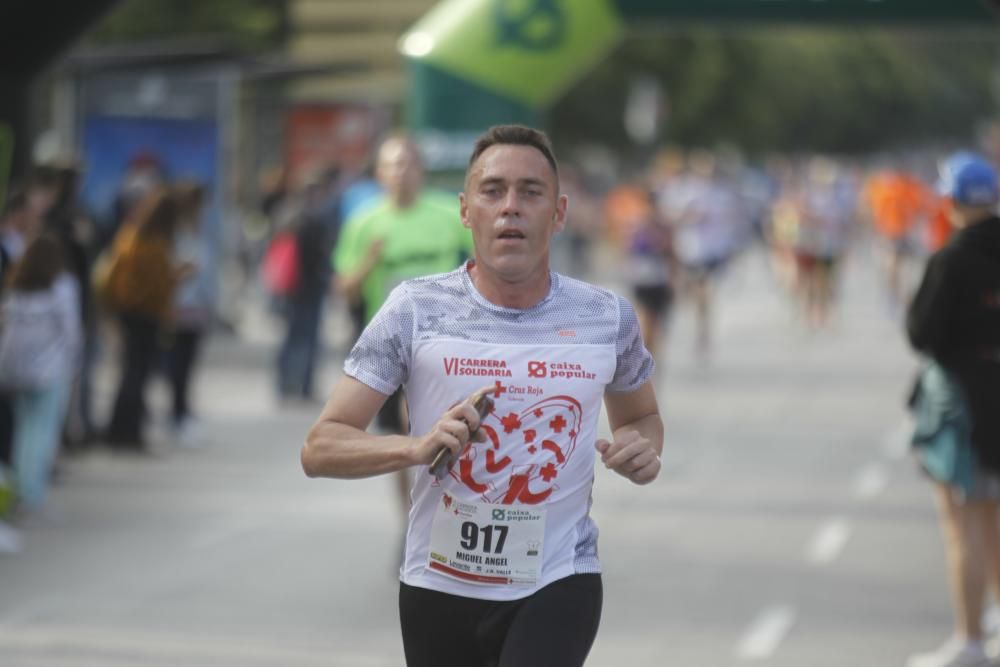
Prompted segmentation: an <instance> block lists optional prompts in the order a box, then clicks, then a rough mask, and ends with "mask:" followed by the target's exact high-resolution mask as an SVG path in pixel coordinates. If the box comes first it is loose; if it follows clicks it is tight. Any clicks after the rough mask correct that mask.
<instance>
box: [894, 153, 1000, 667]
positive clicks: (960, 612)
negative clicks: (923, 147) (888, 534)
mask: <svg viewBox="0 0 1000 667" xmlns="http://www.w3.org/2000/svg"><path fill="white" fill-rule="evenodd" d="M939 190H940V191H941V194H942V195H944V196H945V197H948V198H949V199H950V200H951V203H952V214H951V219H952V223H953V224H954V225H955V227H956V228H957V231H956V233H955V234H954V235H953V236H952V237H951V239H950V240H949V242H948V244H947V245H945V246H944V247H943V248H942V249H941V250H939V251H938V252H936V253H935V254H934V255H932V256H931V258H930V260H929V262H928V264H927V268H926V270H925V273H924V276H923V279H922V281H921V284H920V287H919V289H918V290H917V292H916V294H915V296H914V298H913V301H912V303H911V305H910V308H909V311H908V313H907V322H906V328H907V334H908V335H909V339H910V343H911V345H912V346H913V347H914V349H916V350H917V351H918V352H920V353H921V354H923V355H925V356H926V357H927V358H928V364H927V366H926V367H925V369H924V371H923V372H922V374H921V377H920V379H919V381H918V384H917V388H916V391H915V392H914V397H913V401H912V407H913V409H914V414H915V417H916V430H915V433H914V445H915V446H916V453H917V458H918V460H919V461H920V462H921V464H922V466H923V468H924V470H925V471H926V472H927V473H928V475H929V476H930V477H931V479H933V480H934V481H935V483H936V484H935V486H936V494H937V500H938V506H939V509H940V512H941V521H942V524H943V528H944V531H943V532H944V535H945V541H946V543H947V553H948V564H949V584H950V587H951V592H952V601H953V606H954V613H955V634H954V635H953V637H952V638H951V639H949V640H948V641H946V642H945V644H944V645H943V646H942V647H940V648H939V649H937V650H936V651H933V652H931V653H924V654H920V655H915V656H913V657H911V658H910V660H909V661H908V662H907V665H908V667H963V666H971V665H991V664H994V663H993V662H992V661H991V656H988V655H987V651H986V649H985V647H984V643H983V629H982V615H983V608H984V602H985V598H986V594H987V592H988V590H989V587H990V586H989V585H990V584H992V586H993V590H994V591H995V592H996V593H998V594H1000V217H998V215H997V205H998V202H1000V183H998V178H997V171H996V169H995V168H994V167H993V165H991V164H990V163H989V162H987V161H986V160H985V159H984V158H982V157H980V156H979V155H976V154H974V153H969V152H961V153H956V154H955V155H953V156H951V157H950V158H949V159H948V160H947V161H946V162H945V163H944V164H943V165H942V168H941V180H940V183H939Z"/></svg>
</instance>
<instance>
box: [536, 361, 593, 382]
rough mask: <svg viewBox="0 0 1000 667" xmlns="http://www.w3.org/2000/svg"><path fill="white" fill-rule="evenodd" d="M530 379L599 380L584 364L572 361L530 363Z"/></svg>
mask: <svg viewBox="0 0 1000 667" xmlns="http://www.w3.org/2000/svg"><path fill="white" fill-rule="evenodd" d="M528 377H529V378H567V379H570V378H575V379H580V380H593V379H595V378H597V374H596V373H591V372H590V371H588V370H587V369H586V368H584V367H583V364H578V363H575V362H572V361H561V362H560V361H553V362H545V361H529V362H528Z"/></svg>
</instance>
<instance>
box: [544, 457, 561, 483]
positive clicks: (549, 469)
mask: <svg viewBox="0 0 1000 667" xmlns="http://www.w3.org/2000/svg"><path fill="white" fill-rule="evenodd" d="M558 474H559V471H558V470H556V467H555V466H554V465H553V464H552V461H549V462H548V464H546V466H545V467H544V468H542V470H541V475H542V479H544V480H545V481H546V482H551V481H552V480H554V479H555V478H556V475H558Z"/></svg>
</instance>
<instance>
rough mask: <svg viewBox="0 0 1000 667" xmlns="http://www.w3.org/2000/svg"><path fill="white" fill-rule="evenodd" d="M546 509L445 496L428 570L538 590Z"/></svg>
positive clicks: (436, 514)
mask: <svg viewBox="0 0 1000 667" xmlns="http://www.w3.org/2000/svg"><path fill="white" fill-rule="evenodd" d="M544 535H545V510H544V509H541V508H535V507H522V506H516V507H511V506H510V505H492V504H489V503H475V502H467V501H460V500H456V499H455V498H452V497H451V496H450V495H449V494H447V493H445V494H444V495H443V496H442V498H441V502H439V503H438V508H437V512H435V514H434V526H433V528H432V531H431V547H430V553H429V555H428V559H427V568H428V569H429V570H432V571H434V572H438V573H440V574H443V575H445V576H448V577H452V578H454V579H459V580H461V581H466V582H470V583H476V584H485V585H507V584H524V585H534V584H535V583H536V582H537V581H538V576H539V572H540V570H541V567H542V539H543V537H544Z"/></svg>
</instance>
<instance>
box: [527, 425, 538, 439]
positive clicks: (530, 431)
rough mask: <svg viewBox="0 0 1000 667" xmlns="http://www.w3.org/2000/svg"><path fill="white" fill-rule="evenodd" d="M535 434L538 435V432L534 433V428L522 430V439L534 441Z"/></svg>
mask: <svg viewBox="0 0 1000 667" xmlns="http://www.w3.org/2000/svg"><path fill="white" fill-rule="evenodd" d="M536 435H538V434H537V433H535V429H533V428H529V429H528V430H527V431H525V432H524V441H525V442H534V441H535V436H536Z"/></svg>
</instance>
